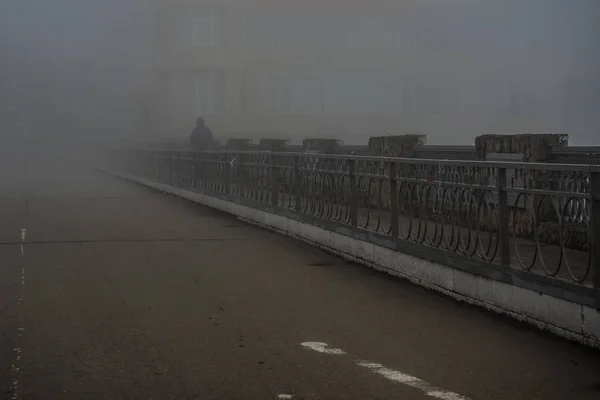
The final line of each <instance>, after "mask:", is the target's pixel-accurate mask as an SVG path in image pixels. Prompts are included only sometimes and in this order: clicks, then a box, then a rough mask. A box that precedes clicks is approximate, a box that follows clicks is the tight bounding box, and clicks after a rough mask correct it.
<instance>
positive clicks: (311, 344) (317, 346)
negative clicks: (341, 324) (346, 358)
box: [301, 342, 346, 356]
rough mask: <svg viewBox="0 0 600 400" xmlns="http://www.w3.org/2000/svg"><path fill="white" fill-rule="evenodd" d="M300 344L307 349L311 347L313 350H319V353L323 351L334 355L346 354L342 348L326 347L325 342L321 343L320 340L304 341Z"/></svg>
mask: <svg viewBox="0 0 600 400" xmlns="http://www.w3.org/2000/svg"><path fill="white" fill-rule="evenodd" d="M301 345H302V346H304V347H306V348H307V349H311V350H313V351H316V352H319V353H324V354H333V355H336V356H342V355H344V354H346V352H345V351H344V350H342V349H330V348H328V344H327V343H321V342H304V343H302V344H301Z"/></svg>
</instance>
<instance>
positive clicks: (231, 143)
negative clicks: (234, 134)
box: [225, 138, 252, 150]
mask: <svg viewBox="0 0 600 400" xmlns="http://www.w3.org/2000/svg"><path fill="white" fill-rule="evenodd" d="M251 145H252V139H248V138H229V139H227V142H226V143H225V147H226V148H227V149H228V150H248V149H249V148H250V146H251Z"/></svg>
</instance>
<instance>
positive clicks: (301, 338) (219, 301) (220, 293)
mask: <svg viewBox="0 0 600 400" xmlns="http://www.w3.org/2000/svg"><path fill="white" fill-rule="evenodd" d="M0 166H1V168H0V242H1V244H0V315H1V317H2V318H1V319H0V398H4V399H27V400H35V399H44V400H47V399H49V400H55V399H82V400H83V399H85V400H93V399H111V400H112V399H144V400H146V399H147V400H150V399H202V400H208V399H223V400H238V399H239V400H268V399H295V400H302V399H304V400H317V399H344V400H365V399H379V400H397V399H416V400H419V399H448V400H457V399H507V400H508V399H510V400H515V399H526V400H533V399H543V400H550V399H560V400H563V399H571V400H575V399H597V398H600V356H599V354H598V353H597V352H594V351H592V350H589V349H587V348H585V347H581V346H578V345H575V344H572V343H569V342H567V341H564V340H561V339H557V338H555V337H553V336H551V335H549V334H544V333H541V332H539V331H536V330H534V329H530V328H528V327H527V326H524V325H521V324H518V323H514V322H512V321H510V320H508V319H505V318H501V317H497V316H495V315H491V314H488V313H486V312H484V311H481V310H479V309H476V308H473V307H470V306H466V305H462V304H459V303H457V302H454V301H452V300H449V299H446V298H444V297H443V296H441V295H437V294H435V293H432V292H429V291H426V290H424V289H420V288H418V287H415V286H412V285H410V284H408V283H406V282H403V281H400V280H397V279H393V278H390V277H387V276H385V275H382V274H379V273H376V272H372V271H370V270H368V269H366V268H364V267H361V266H358V265H352V264H349V263H347V262H345V261H343V260H340V259H337V258H336V257H333V256H331V255H328V254H325V253H323V252H321V251H320V250H317V249H313V248H310V247H308V246H306V245H304V244H301V243H299V242H296V241H294V240H291V239H288V238H284V237H281V236H278V235H276V234H273V233H270V232H267V231H263V230H261V229H258V228H255V227H251V226H247V225H245V224H244V223H242V222H240V221H238V220H236V219H235V218H233V217H231V216H227V215H224V214H221V213H218V212H215V211H212V210H209V209H206V208H203V207H200V206H198V205H194V204H191V203H188V202H185V201H182V200H180V199H177V198H173V197H169V196H165V195H163V194H160V193H157V192H153V191H151V190H149V189H146V188H142V187H139V186H136V185H134V184H130V183H127V182H124V181H121V180H118V179H116V178H112V177H109V176H107V175H104V174H101V173H98V172H94V171H93V170H91V169H88V168H86V167H85V166H84V165H83V164H77V163H74V164H70V163H68V162H62V163H60V164H56V163H52V162H48V160H46V161H44V160H34V161H31V160H29V161H21V162H16V163H15V162H8V161H5V162H3V163H0Z"/></svg>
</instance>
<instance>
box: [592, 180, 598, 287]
mask: <svg viewBox="0 0 600 400" xmlns="http://www.w3.org/2000/svg"><path fill="white" fill-rule="evenodd" d="M590 202H591V204H590V211H591V213H590V216H591V218H592V220H591V224H590V227H591V229H592V232H591V242H590V246H591V248H592V274H593V277H592V279H593V284H594V288H595V289H600V171H592V172H590Z"/></svg>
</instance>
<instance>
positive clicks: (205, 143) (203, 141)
mask: <svg viewBox="0 0 600 400" xmlns="http://www.w3.org/2000/svg"><path fill="white" fill-rule="evenodd" d="M191 142H192V147H193V148H194V149H196V150H206V149H208V148H209V147H210V146H211V144H212V142H213V134H212V132H211V130H210V129H209V128H208V127H207V126H206V125H204V120H203V119H202V118H199V119H198V121H197V122H196V128H195V129H194V131H193V132H192V137H191Z"/></svg>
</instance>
